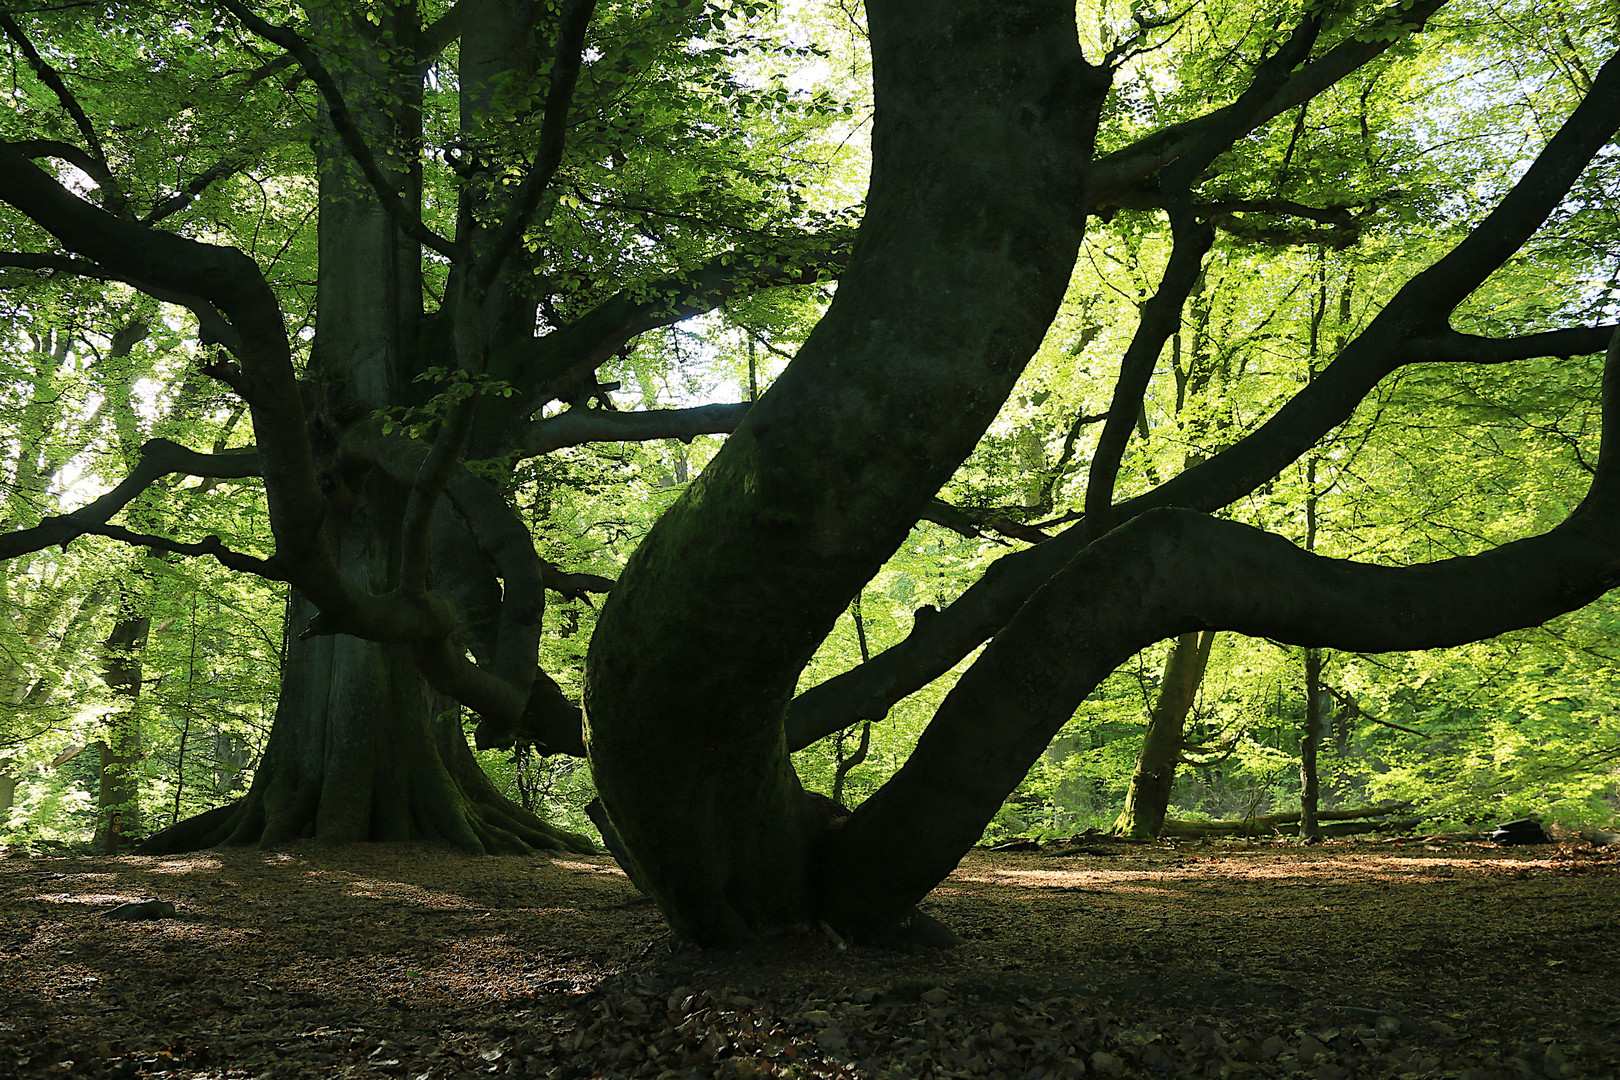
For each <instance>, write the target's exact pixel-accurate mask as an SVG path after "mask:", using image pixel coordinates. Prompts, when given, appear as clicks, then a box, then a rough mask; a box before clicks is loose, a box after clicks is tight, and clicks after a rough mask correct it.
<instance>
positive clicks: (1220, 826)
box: [1159, 802, 1422, 839]
mask: <svg viewBox="0 0 1620 1080" xmlns="http://www.w3.org/2000/svg"><path fill="white" fill-rule="evenodd" d="M1411 805H1412V804H1411V803H1406V802H1387V803H1379V804H1377V805H1376V806H1355V807H1346V808H1344V809H1342V810H1322V811H1320V812H1318V813H1317V815H1316V820H1317V821H1318V822H1330V823H1352V827H1346V825H1345V824H1324V825H1322V835H1323V836H1350V835H1353V834H1355V833H1363V832H1381V831H1393V830H1395V829H1396V828H1397V826H1399V827H1400V828H1403V829H1410V828H1412V827H1413V826H1414V825H1416V824H1418V823H1419V822H1420V821H1422V818H1408V819H1402V820H1401V821H1398V822H1396V821H1363V820H1361V819H1363V818H1387V817H1389V816H1390V815H1392V814H1398V813H1400V812H1401V811H1402V810H1408V809H1410V808H1411ZM1299 819H1300V813H1299V811H1297V810H1295V811H1293V812H1291V813H1286V814H1256V815H1255V816H1254V817H1247V818H1232V819H1228V820H1225V821H1180V820H1176V819H1173V818H1166V819H1165V822H1164V829H1163V831H1162V832H1160V833H1159V835H1160V836H1164V837H1184V838H1188V839H1196V838H1199V837H1207V836H1273V835H1276V834H1278V833H1284V834H1288V835H1297V834H1298V833H1299Z"/></svg>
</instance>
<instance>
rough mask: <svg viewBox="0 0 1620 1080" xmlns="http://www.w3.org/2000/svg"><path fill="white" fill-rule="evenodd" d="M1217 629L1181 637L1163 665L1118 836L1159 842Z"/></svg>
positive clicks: (1126, 797)
mask: <svg viewBox="0 0 1620 1080" xmlns="http://www.w3.org/2000/svg"><path fill="white" fill-rule="evenodd" d="M1214 641H1215V631H1213V630H1204V631H1198V632H1194V633H1190V634H1182V635H1180V636H1179V637H1177V638H1176V644H1175V646H1174V647H1173V648H1172V649H1171V650H1170V658H1169V659H1168V660H1166V661H1165V664H1164V681H1163V683H1161V684H1160V686H1159V697H1158V700H1156V701H1155V702H1154V703H1153V712H1152V713H1151V714H1150V715H1149V717H1148V729H1147V735H1146V736H1145V737H1144V738H1143V740H1142V749H1141V751H1140V752H1138V753H1137V755H1136V769H1135V771H1134V772H1132V774H1131V786H1130V790H1129V791H1127V792H1126V794H1125V809H1124V810H1122V811H1121V812H1120V815H1119V820H1117V821H1115V822H1114V832H1116V833H1118V834H1119V835H1120V836H1128V837H1130V838H1132V839H1134V840H1153V839H1157V838H1158V836H1159V833H1160V832H1161V831H1162V830H1163V828H1164V818H1165V814H1166V813H1167V812H1168V810H1169V807H1170V789H1171V787H1172V786H1173V785H1174V782H1175V777H1176V765H1177V764H1178V763H1179V762H1180V760H1181V750H1182V746H1183V745H1184V743H1185V741H1186V739H1185V735H1184V733H1185V730H1186V723H1187V714H1188V713H1189V712H1190V711H1191V710H1192V706H1193V702H1194V701H1195V700H1197V698H1198V688H1199V686H1200V685H1202V684H1203V681H1204V670H1205V669H1206V668H1207V667H1208V666H1209V650H1210V646H1211V645H1212V644H1213V643H1214Z"/></svg>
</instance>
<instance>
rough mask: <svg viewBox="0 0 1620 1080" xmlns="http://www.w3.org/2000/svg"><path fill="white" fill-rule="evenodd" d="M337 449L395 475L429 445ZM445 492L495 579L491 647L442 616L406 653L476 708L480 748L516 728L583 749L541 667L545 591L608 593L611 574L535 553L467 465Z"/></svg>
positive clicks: (574, 714) (419, 464) (552, 743)
mask: <svg viewBox="0 0 1620 1080" xmlns="http://www.w3.org/2000/svg"><path fill="white" fill-rule="evenodd" d="M344 449H345V453H347V454H351V455H360V456H362V457H364V458H365V459H366V460H368V461H372V462H375V463H376V464H378V465H381V466H382V467H383V469H384V470H385V471H386V472H387V473H388V474H389V475H390V476H392V477H393V478H394V479H395V480H396V481H398V482H400V483H412V482H414V481H415V478H416V477H418V476H420V475H421V473H422V472H423V461H424V459H425V458H427V457H429V456H430V454H431V450H429V448H427V447H424V446H423V445H422V444H420V443H416V442H412V441H411V440H408V439H401V438H374V439H368V440H364V441H362V440H359V439H351V440H350V441H349V442H348V443H346V444H345V448H344ZM445 493H446V495H447V496H448V497H449V501H450V505H451V506H452V507H454V509H455V512H456V513H457V514H458V515H459V516H460V517H461V519H462V520H463V522H464V523H465V524H466V527H467V530H468V532H470V533H471V534H472V536H473V539H474V541H475V542H476V543H477V545H478V548H479V550H480V551H481V552H482V553H483V555H484V557H485V558H487V559H488V560H489V561H490V563H491V564H492V565H493V566H494V568H495V572H496V574H497V575H498V576H499V577H500V579H501V583H502V588H501V600H500V604H499V607H498V608H497V612H496V618H495V633H494V642H493V651H492V655H491V656H490V657H489V659H488V662H487V664H485V665H479V664H476V663H474V662H473V661H471V660H469V659H467V656H466V654H465V652H464V650H463V648H462V647H461V646H460V645H459V644H458V643H457V641H456V639H455V636H454V635H453V634H452V633H450V630H451V626H452V624H449V623H446V625H445V626H444V627H443V631H442V632H441V633H439V634H437V635H433V636H428V637H424V638H422V639H421V640H418V641H415V642H413V643H412V646H411V655H412V658H413V660H414V661H415V662H416V664H417V666H418V667H419V668H420V669H421V671H422V674H423V676H424V677H425V678H426V679H427V680H428V681H429V683H430V684H431V685H432V686H433V687H434V689H436V690H438V691H439V692H440V693H443V694H447V695H449V696H450V697H453V698H455V699H456V700H457V701H459V702H461V703H462V704H463V705H465V706H467V707H468V708H469V709H471V710H472V711H473V712H475V713H477V714H478V716H479V724H478V729H477V731H476V732H475V734H474V742H475V744H476V745H477V746H478V748H479V749H481V750H485V749H491V748H494V747H504V746H511V745H512V743H513V741H514V740H515V739H516V738H519V737H522V738H526V739H528V740H529V741H531V742H534V743H536V744H537V745H543V746H544V747H545V749H544V751H543V752H546V753H569V754H576V753H577V754H580V755H582V754H583V753H584V742H583V735H582V734H581V728H580V713H579V709H578V707H577V706H575V705H573V704H572V703H571V702H569V701H568V700H567V698H566V697H564V695H563V693H562V690H561V689H560V688H559V687H558V686H557V684H556V682H555V681H554V680H552V679H551V678H550V676H548V675H546V674H545V673H544V672H543V671H541V670H540V669H539V667H538V662H537V657H538V654H539V646H540V627H541V619H542V616H543V615H544V612H545V590H546V589H551V590H553V591H556V592H559V593H561V594H562V595H564V596H569V597H577V596H582V595H584V594H585V593H587V592H606V591H608V590H609V589H611V588H612V587H613V582H612V581H611V580H610V579H608V578H604V577H600V576H598V575H595V574H570V573H567V572H565V571H562V570H560V569H559V568H557V567H556V566H553V565H552V564H550V563H547V562H545V561H543V560H542V559H540V558H539V556H538V555H536V553H535V550H534V541H533V539H532V538H531V537H530V536H529V532H528V530H527V529H526V528H524V526H523V523H522V521H521V520H519V519H518V517H517V516H516V515H515V514H514V513H513V512H512V509H511V507H509V506H508V505H507V504H506V501H505V500H504V499H503V498H501V496H500V494H499V493H498V492H496V491H495V490H494V489H493V488H491V487H490V486H489V485H488V484H487V483H485V482H484V481H482V480H480V479H478V478H477V477H475V476H473V475H472V474H471V473H469V472H467V471H466V470H464V469H460V468H457V469H454V470H453V471H452V472H451V474H450V475H449V476H448V477H447V478H446V482H445Z"/></svg>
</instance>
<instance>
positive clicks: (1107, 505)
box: [1086, 208, 1215, 536]
mask: <svg viewBox="0 0 1620 1080" xmlns="http://www.w3.org/2000/svg"><path fill="white" fill-rule="evenodd" d="M1170 220H1171V235H1172V236H1173V237H1174V240H1173V242H1172V243H1173V246H1172V248H1171V251H1170V261H1169V263H1168V265H1166V266H1165V268H1164V278H1163V280H1162V281H1161V282H1160V283H1159V291H1158V292H1156V293H1154V295H1153V297H1152V298H1151V299H1150V300H1148V302H1147V303H1145V304H1143V305H1142V314H1141V318H1140V321H1139V322H1138V323H1137V327H1136V334H1135V335H1134V336H1133V337H1132V338H1131V344H1130V346H1129V347H1128V348H1126V350H1125V356H1124V358H1123V359H1121V360H1120V364H1119V379H1118V381H1117V382H1116V383H1115V385H1114V400H1113V403H1112V404H1111V405H1110V406H1109V409H1108V420H1107V422H1106V423H1105V424H1103V431H1102V436H1101V437H1100V438H1099V439H1098V441H1097V451H1096V453H1095V454H1093V455H1092V459H1091V471H1090V473H1089V475H1088V478H1087V484H1086V519H1087V521H1088V524H1089V529H1090V531H1091V533H1092V535H1094V536H1100V535H1102V534H1103V533H1105V532H1107V531H1108V529H1109V527H1110V519H1111V517H1112V510H1113V505H1114V481H1115V478H1116V477H1117V476H1118V475H1119V466H1120V462H1121V461H1123V460H1124V457H1125V445H1126V443H1128V442H1129V441H1130V437H1131V432H1132V431H1133V430H1134V429H1135V427H1136V419H1137V417H1138V416H1140V415H1141V413H1142V400H1143V395H1145V394H1146V393H1147V387H1148V381H1149V380H1150V379H1152V377H1153V368H1154V366H1155V365H1156V364H1157V363H1158V362H1159V354H1160V353H1161V352H1163V351H1164V343H1165V342H1166V341H1169V340H1170V337H1171V335H1173V334H1174V333H1176V331H1178V330H1180V329H1181V310H1182V308H1183V307H1184V306H1185V305H1186V303H1187V297H1188V296H1190V295H1192V290H1193V286H1194V285H1196V284H1197V283H1198V278H1199V275H1201V274H1202V273H1203V269H1204V255H1205V254H1206V253H1208V251H1209V246H1210V244H1211V243H1213V242H1214V239H1215V230H1214V229H1213V228H1211V227H1210V226H1209V225H1208V224H1207V223H1203V222H1198V221H1195V220H1194V219H1193V216H1192V214H1191V213H1190V211H1188V210H1186V209H1185V208H1182V209H1181V210H1179V211H1178V212H1175V213H1172V215H1171V219H1170Z"/></svg>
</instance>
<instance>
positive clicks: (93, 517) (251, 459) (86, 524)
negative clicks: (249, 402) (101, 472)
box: [0, 439, 260, 572]
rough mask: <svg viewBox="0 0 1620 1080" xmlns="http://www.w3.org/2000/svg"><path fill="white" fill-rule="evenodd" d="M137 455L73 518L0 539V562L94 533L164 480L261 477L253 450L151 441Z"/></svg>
mask: <svg viewBox="0 0 1620 1080" xmlns="http://www.w3.org/2000/svg"><path fill="white" fill-rule="evenodd" d="M140 453H141V457H140V461H139V462H137V463H136V465H135V468H134V469H132V470H131V471H130V474H129V475H128V476H126V477H125V478H124V479H123V480H122V481H120V482H119V484H118V486H117V487H115V488H113V489H112V490H111V491H109V492H107V494H105V495H103V496H101V498H99V499H97V500H95V501H94V502H92V503H90V504H89V505H88V506H83V507H80V508H79V509H78V510H75V511H74V512H73V513H71V514H63V515H60V516H57V517H50V518H46V519H45V520H43V521H41V522H40V523H39V524H38V525H35V526H34V527H33V528H31V529H21V530H18V531H17V532H13V533H7V534H5V535H0V560H4V559H14V558H16V557H17V556H19V555H26V554H28V553H30V552H34V551H41V550H43V549H45V548H47V547H52V546H64V547H65V546H66V545H67V544H69V543H71V542H72V541H73V540H74V539H75V538H76V537H79V536H82V535H84V534H85V533H90V532H95V531H96V530H97V529H99V528H100V527H102V526H105V525H106V523H107V522H108V521H110V520H112V517H113V515H115V514H117V513H118V512H119V511H120V510H122V509H123V508H124V507H125V506H128V505H129V504H130V503H131V502H132V501H134V499H135V497H136V496H138V495H139V494H140V493H141V492H143V491H145V490H146V489H147V488H148V487H150V486H151V485H152V484H154V483H156V482H157V481H158V480H161V479H162V478H163V477H165V476H171V475H173V474H175V473H180V474H182V475H187V476H205V477H217V478H219V479H239V478H242V477H249V476H258V475H260V467H259V456H258V453H257V452H256V451H255V450H254V449H253V448H251V447H245V448H243V449H241V450H233V451H230V452H228V453H224V454H199V453H197V452H196V451H195V450H191V449H188V448H186V447H184V446H181V445H179V444H178V443H173V442H170V441H169V440H167V439H153V440H151V441H150V442H148V443H147V444H146V445H144V446H142V447H141V452H140ZM101 535H109V534H105V533H103V534H101ZM182 554H184V553H182ZM205 554H212V552H206V553H205ZM254 572H257V571H254Z"/></svg>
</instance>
